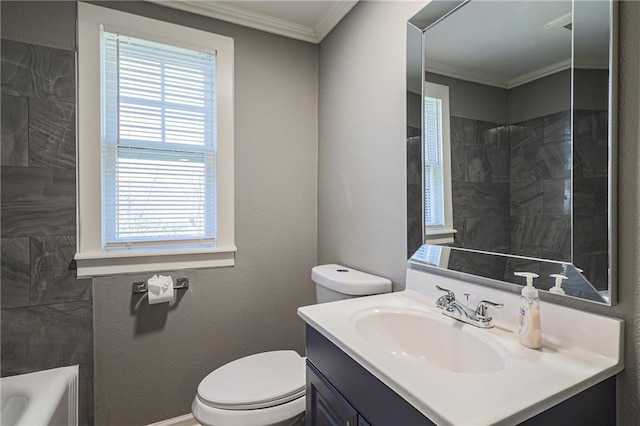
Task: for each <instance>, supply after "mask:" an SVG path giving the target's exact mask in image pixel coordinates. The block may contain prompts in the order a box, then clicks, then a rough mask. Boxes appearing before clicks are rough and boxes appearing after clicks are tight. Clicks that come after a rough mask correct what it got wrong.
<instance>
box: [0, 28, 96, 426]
mask: <svg viewBox="0 0 640 426" xmlns="http://www.w3.org/2000/svg"><path fill="white" fill-rule="evenodd" d="M1 56H2V74H1V82H2V95H1V96H2V121H1V127H2V157H1V166H0V174H1V178H2V180H1V181H0V185H1V188H0V190H1V192H2V194H1V197H0V208H1V212H2V214H1V217H0V231H1V233H2V241H1V244H2V245H1V264H2V284H1V286H0V289H1V301H2V303H1V305H2V306H1V308H2V310H1V339H0V343H1V349H2V360H1V367H0V374H1V375H2V376H3V377H4V376H10V375H14V374H21V373H27V372H32V371H37V370H43V369H48V368H54V367H62V366H67V365H75V364H79V365H80V418H79V419H80V424H83V425H84V424H93V302H92V294H91V280H89V279H82V280H78V279H76V271H75V265H74V262H73V256H74V254H75V251H76V242H75V233H76V224H75V215H76V212H75V179H76V170H75V167H76V159H75V155H76V154H75V145H76V143H75V142H76V141H75V134H76V132H75V53H74V52H72V51H67V50H60V49H53V48H49V47H43V46H37V45H31V44H26V43H21V42H16V41H10V40H4V39H3V40H2V51H1Z"/></svg>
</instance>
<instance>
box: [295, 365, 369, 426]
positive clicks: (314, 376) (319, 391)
mask: <svg viewBox="0 0 640 426" xmlns="http://www.w3.org/2000/svg"><path fill="white" fill-rule="evenodd" d="M357 420H358V412H357V411H356V410H355V408H353V407H352V406H351V404H349V403H348V402H347V400H346V399H344V398H343V397H342V395H340V393H338V391H337V390H336V389H335V388H334V387H333V386H331V384H330V383H329V382H328V381H326V379H325V378H324V377H322V376H321V375H320V373H319V372H318V371H317V370H316V369H315V368H314V367H313V366H311V365H309V364H308V363H307V414H306V425H307V426H357Z"/></svg>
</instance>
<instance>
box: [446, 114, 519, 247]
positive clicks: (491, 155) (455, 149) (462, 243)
mask: <svg viewBox="0 0 640 426" xmlns="http://www.w3.org/2000/svg"><path fill="white" fill-rule="evenodd" d="M451 158H452V163H451V175H452V177H451V180H452V201H453V227H454V228H455V229H456V230H457V231H458V232H457V233H456V234H455V242H454V244H453V245H454V246H456V247H466V248H474V249H478V250H489V251H495V252H502V253H508V252H509V248H510V237H509V226H510V225H509V221H510V218H509V134H508V129H507V127H506V126H503V125H501V124H498V123H488V122H485V121H479V120H472V119H468V118H460V117H451Z"/></svg>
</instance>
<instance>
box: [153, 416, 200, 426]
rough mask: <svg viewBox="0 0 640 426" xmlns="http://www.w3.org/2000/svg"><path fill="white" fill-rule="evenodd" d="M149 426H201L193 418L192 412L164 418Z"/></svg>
mask: <svg viewBox="0 0 640 426" xmlns="http://www.w3.org/2000/svg"><path fill="white" fill-rule="evenodd" d="M147 426H200V423H198V422H197V421H196V419H194V418H193V415H192V414H185V415H184V416H178V417H174V418H172V419H167V420H162V421H161V422H157V423H152V424H150V425H147Z"/></svg>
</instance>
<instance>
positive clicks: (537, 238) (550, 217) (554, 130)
mask: <svg viewBox="0 0 640 426" xmlns="http://www.w3.org/2000/svg"><path fill="white" fill-rule="evenodd" d="M509 141H510V145H511V164H510V170H511V173H510V175H511V177H510V190H509V194H510V216H511V253H513V254H518V255H522V256H530V257H536V258H542V259H554V260H562V261H571V167H572V161H571V112H570V111H564V112H559V113H556V114H549V115H545V116H543V117H538V118H534V119H531V120H527V121H523V122H520V123H515V124H510V125H509Z"/></svg>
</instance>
